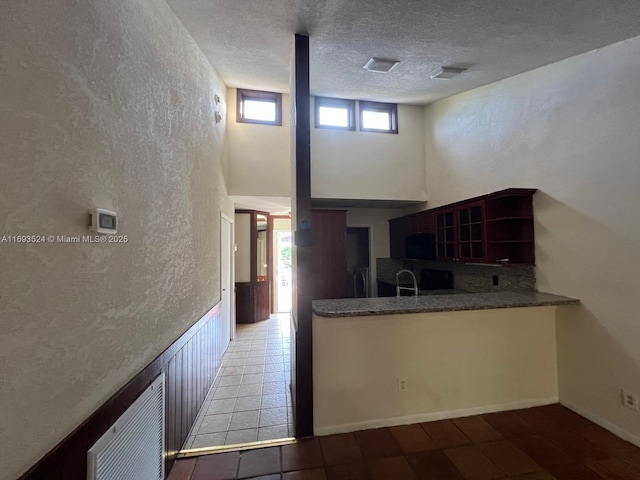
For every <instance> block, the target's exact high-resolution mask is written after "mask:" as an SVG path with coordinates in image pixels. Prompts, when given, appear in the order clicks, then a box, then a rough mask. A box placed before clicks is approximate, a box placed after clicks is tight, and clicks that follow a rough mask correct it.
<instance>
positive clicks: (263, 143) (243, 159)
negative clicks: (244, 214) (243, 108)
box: [227, 88, 292, 197]
mask: <svg viewBox="0 0 640 480" xmlns="http://www.w3.org/2000/svg"><path fill="white" fill-rule="evenodd" d="M236 94H237V90H236V89H235V88H229V89H227V102H228V104H229V110H228V112H227V120H228V127H227V132H228V138H229V141H228V146H229V177H228V178H229V194H230V195H265V196H275V197H289V196H291V181H292V179H291V175H290V172H291V129H290V128H291V126H290V118H291V114H290V105H289V95H282V126H279V125H259V124H255V123H238V122H236Z"/></svg>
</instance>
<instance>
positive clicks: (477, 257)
mask: <svg viewBox="0 0 640 480" xmlns="http://www.w3.org/2000/svg"><path fill="white" fill-rule="evenodd" d="M535 191H536V190H535V189H527V188H510V189H507V190H502V191H500V192H495V193H491V194H488V195H483V196H481V197H475V198H472V199H469V200H464V201H461V202H457V203H454V204H450V205H445V206H442V207H438V208H435V209H431V210H426V211H424V212H420V213H418V214H412V215H407V216H405V217H400V218H394V219H392V220H390V221H389V240H390V246H391V252H390V253H391V257H392V258H404V257H405V256H406V247H405V245H406V239H407V236H409V235H412V234H414V233H432V232H433V233H435V249H436V252H435V254H436V258H437V259H438V260H448V261H460V262H477V263H522V264H534V263H535V242H534V232H533V194H534V193H535Z"/></svg>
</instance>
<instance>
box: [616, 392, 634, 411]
mask: <svg viewBox="0 0 640 480" xmlns="http://www.w3.org/2000/svg"><path fill="white" fill-rule="evenodd" d="M620 396H621V398H622V405H624V406H625V407H627V408H631V409H633V410H638V395H636V394H635V393H632V392H629V391H627V390H625V389H624V388H623V389H622V390H620Z"/></svg>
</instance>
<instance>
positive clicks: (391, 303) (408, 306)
mask: <svg viewBox="0 0 640 480" xmlns="http://www.w3.org/2000/svg"><path fill="white" fill-rule="evenodd" d="M577 303H580V300H577V299H575V298H569V297H562V296H559V295H552V294H550V293H543V292H488V293H466V294H459V295H429V296H418V297H377V298H376V297H374V298H342V299H337V300H314V301H313V313H315V314H316V315H318V316H319V317H330V318H334V317H363V316H371V315H393V314H398V313H432V312H455V311H461V310H487V309H492V308H515V307H540V306H548V305H573V304H577Z"/></svg>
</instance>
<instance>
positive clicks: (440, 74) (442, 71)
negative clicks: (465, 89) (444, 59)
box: [431, 66, 467, 80]
mask: <svg viewBox="0 0 640 480" xmlns="http://www.w3.org/2000/svg"><path fill="white" fill-rule="evenodd" d="M466 71H467V69H466V68H459V67H444V66H443V67H438V68H436V69H435V70H434V71H433V72H431V78H441V79H443V80H449V79H451V78H453V77H457V76H458V75H460V74H461V73H462V72H466Z"/></svg>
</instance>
